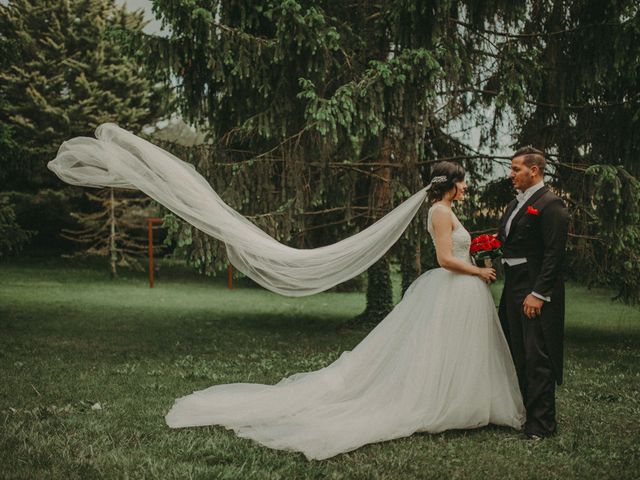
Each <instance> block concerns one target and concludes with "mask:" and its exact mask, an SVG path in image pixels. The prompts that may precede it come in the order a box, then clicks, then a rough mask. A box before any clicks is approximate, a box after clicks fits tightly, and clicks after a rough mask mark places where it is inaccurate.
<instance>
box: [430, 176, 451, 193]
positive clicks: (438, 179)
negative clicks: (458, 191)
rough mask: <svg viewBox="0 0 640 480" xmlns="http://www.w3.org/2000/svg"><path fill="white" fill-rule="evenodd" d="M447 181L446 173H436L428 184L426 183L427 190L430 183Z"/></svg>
mask: <svg viewBox="0 0 640 480" xmlns="http://www.w3.org/2000/svg"><path fill="white" fill-rule="evenodd" d="M446 181H447V176H446V175H437V176H435V177H433V178H432V179H431V181H430V182H429V185H427V190H430V189H431V185H433V184H436V183H444V182H446Z"/></svg>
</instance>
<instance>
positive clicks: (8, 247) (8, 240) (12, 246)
mask: <svg viewBox="0 0 640 480" xmlns="http://www.w3.org/2000/svg"><path fill="white" fill-rule="evenodd" d="M33 234H34V232H32V231H29V230H25V229H24V228H22V227H21V226H20V225H19V224H18V223H17V222H16V212H15V211H14V207H13V205H12V204H11V203H10V202H9V199H8V198H7V197H0V257H2V256H6V255H10V254H15V253H17V252H19V251H20V250H21V249H22V247H23V246H24V245H25V244H26V243H27V242H28V241H29V239H30V238H31V237H32V236H33Z"/></svg>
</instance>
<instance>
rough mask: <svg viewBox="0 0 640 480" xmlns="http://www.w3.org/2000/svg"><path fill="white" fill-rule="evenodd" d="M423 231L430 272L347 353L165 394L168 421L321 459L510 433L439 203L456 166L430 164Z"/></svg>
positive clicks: (471, 288) (447, 205)
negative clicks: (221, 429) (267, 376)
mask: <svg viewBox="0 0 640 480" xmlns="http://www.w3.org/2000/svg"><path fill="white" fill-rule="evenodd" d="M432 174H433V178H432V181H431V188H430V190H429V200H430V201H431V203H432V205H431V207H430V208H429V215H428V230H429V233H430V235H431V237H432V239H433V241H434V243H435V247H436V254H437V258H438V263H439V264H440V266H441V267H442V268H437V269H434V270H430V271H428V272H426V273H425V274H423V275H421V276H420V277H419V278H418V279H416V280H415V282H413V284H412V285H411V286H410V287H409V289H408V290H407V291H406V293H405V294H404V297H403V298H402V301H401V302H400V303H399V304H398V305H397V306H396V307H395V308H394V309H393V311H392V312H391V313H389V315H388V316H387V317H386V318H385V319H384V320H382V321H381V322H380V323H379V324H378V325H377V326H376V327H375V328H374V329H373V330H372V331H371V332H370V333H369V335H367V336H366V337H365V338H364V339H363V340H362V342H360V343H359V344H358V345H357V346H356V347H355V348H354V349H353V350H352V351H349V352H344V353H342V355H341V356H340V357H339V358H338V359H337V360H336V361H335V362H333V363H332V364H331V365H329V366H327V367H325V368H322V369H320V370H317V371H315V372H307V373H298V374H295V375H292V376H290V377H288V378H284V379H282V380H281V381H280V382H278V383H277V384H276V385H259V384H249V383H236V384H229V385H216V386H213V387H210V388H207V389H206V390H201V391H197V392H194V393H192V394H191V395H187V396H185V397H182V398H180V399H178V400H176V402H175V404H174V406H173V408H172V409H171V410H170V411H169V413H168V414H167V416H166V422H167V425H169V426H170V427H172V428H180V427H193V426H201V425H223V426H225V427H227V428H230V429H233V430H234V431H235V432H236V434H237V435H238V436H240V437H245V438H250V439H253V440H255V441H257V442H259V443H261V444H262V445H265V446H267V447H270V448H274V449H281V450H291V451H299V452H302V453H304V455H305V456H306V457H307V458H308V459H319V460H320V459H325V458H329V457H332V456H334V455H337V454H340V453H344V452H348V451H351V450H354V449H356V448H358V447H361V446H362V445H365V444H368V443H374V442H381V441H385V440H391V439H394V438H399V437H405V436H409V435H411V434H413V433H414V432H431V433H436V432H442V431H444V430H451V429H469V428H477V427H482V426H485V425H488V424H495V425H506V426H509V427H513V428H515V429H520V428H521V426H522V423H523V419H524V407H523V404H522V399H521V396H520V391H519V388H518V381H517V378H516V372H515V369H514V367H513V364H512V360H511V355H510V353H509V348H508V346H507V342H506V340H505V338H504V336H503V333H502V330H501V328H500V323H499V320H498V316H497V314H496V310H495V306H494V303H493V298H492V296H491V293H490V291H489V288H488V286H487V284H488V283H490V282H492V281H493V280H495V271H494V270H493V269H491V268H480V267H477V266H475V265H474V264H473V263H472V261H471V259H470V256H469V245H470V236H469V232H467V230H465V228H464V227H463V226H462V224H461V223H460V221H459V220H458V218H457V217H456V216H455V214H454V213H453V211H452V209H451V206H452V203H453V202H454V201H460V200H462V199H463V197H464V191H465V189H466V185H465V181H464V176H465V172H464V170H463V169H462V167H460V166H459V165H457V164H454V163H449V162H441V163H439V164H436V165H435V166H434V168H433V171H432Z"/></svg>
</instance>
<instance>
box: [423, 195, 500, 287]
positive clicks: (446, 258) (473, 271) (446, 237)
mask: <svg viewBox="0 0 640 480" xmlns="http://www.w3.org/2000/svg"><path fill="white" fill-rule="evenodd" d="M431 223H432V225H433V231H434V234H435V235H434V243H435V246H436V256H437V257H438V264H439V265H440V266H441V267H442V268H446V269H447V270H451V271H452V272H457V273H466V274H468V275H475V276H478V277H480V278H482V279H483V280H485V281H492V280H495V270H493V269H492V268H480V267H477V266H475V265H473V264H471V263H468V262H465V261H463V260H460V259H459V258H456V257H454V256H453V238H452V232H453V227H454V225H453V218H452V215H451V211H450V210H449V209H448V208H446V207H441V208H434V209H433V211H432V213H431Z"/></svg>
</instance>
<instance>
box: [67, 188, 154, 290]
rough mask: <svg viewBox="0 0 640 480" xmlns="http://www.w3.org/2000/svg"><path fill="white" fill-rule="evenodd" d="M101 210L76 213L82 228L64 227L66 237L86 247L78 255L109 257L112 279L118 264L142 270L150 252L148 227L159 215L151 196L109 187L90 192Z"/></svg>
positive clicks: (74, 214)
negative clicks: (143, 259) (147, 234)
mask: <svg viewBox="0 0 640 480" xmlns="http://www.w3.org/2000/svg"><path fill="white" fill-rule="evenodd" d="M86 195H87V197H88V199H89V200H90V201H91V202H93V203H94V204H95V205H96V207H97V209H96V211H95V212H92V213H73V214H72V216H73V217H74V218H75V219H76V220H77V221H78V223H79V224H80V226H81V228H80V229H79V230H64V231H63V236H64V237H65V238H68V239H70V240H73V241H75V242H78V243H79V244H81V245H82V246H83V249H82V250H81V251H79V252H78V253H77V255H89V256H92V255H93V256H98V257H106V258H108V259H109V271H110V274H111V278H115V277H116V276H117V274H118V270H117V269H118V266H121V267H122V266H126V267H132V268H135V269H141V268H142V266H141V264H140V262H139V258H140V257H142V256H144V255H145V254H146V253H147V248H148V239H147V236H146V230H145V227H146V226H147V219H148V218H149V217H155V216H157V212H156V210H157V207H156V205H155V203H154V202H153V201H151V199H149V198H148V197H146V196H143V195H141V194H140V193H138V192H131V191H126V190H117V189H115V188H105V189H102V190H99V191H98V193H95V194H94V193H88V192H87V193H86Z"/></svg>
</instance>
